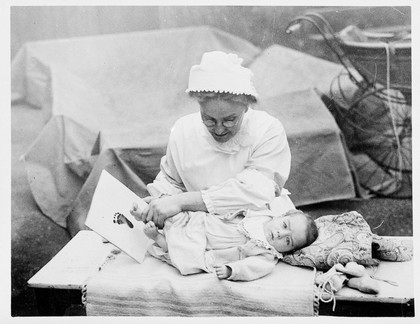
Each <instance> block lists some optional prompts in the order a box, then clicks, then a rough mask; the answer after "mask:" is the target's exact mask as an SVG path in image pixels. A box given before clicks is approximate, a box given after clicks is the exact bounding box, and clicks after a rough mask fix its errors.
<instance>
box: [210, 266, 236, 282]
mask: <svg viewBox="0 0 420 324" xmlns="http://www.w3.org/2000/svg"><path fill="white" fill-rule="evenodd" d="M214 270H215V271H216V276H217V278H219V279H227V278H229V277H230V276H231V275H232V269H231V268H230V267H228V266H226V265H223V264H216V265H215V266H214Z"/></svg>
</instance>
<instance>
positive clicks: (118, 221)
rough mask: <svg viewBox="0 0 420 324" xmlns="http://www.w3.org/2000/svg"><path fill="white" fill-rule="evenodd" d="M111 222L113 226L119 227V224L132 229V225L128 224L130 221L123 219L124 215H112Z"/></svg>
mask: <svg viewBox="0 0 420 324" xmlns="http://www.w3.org/2000/svg"><path fill="white" fill-rule="evenodd" d="M113 222H114V223H115V224H119V225H121V224H127V226H128V227H130V228H133V227H134V225H133V223H132V222H130V220H129V219H127V217H125V216H124V214H121V213H119V212H116V213H115V214H114V220H113Z"/></svg>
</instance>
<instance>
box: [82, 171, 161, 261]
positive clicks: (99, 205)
mask: <svg viewBox="0 0 420 324" xmlns="http://www.w3.org/2000/svg"><path fill="white" fill-rule="evenodd" d="M134 202H135V203H137V205H138V210H139V211H141V210H142V209H144V208H145V207H146V206H147V203H146V202H145V201H143V199H141V198H140V197H139V196H137V195H136V194H135V193H134V192H132V191H131V190H130V189H128V188H127V187H126V186H125V185H123V184H122V183H121V182H120V181H119V180H117V179H116V178H114V177H113V176H112V175H111V174H110V173H108V172H107V171H106V170H103V171H102V173H101V176H100V178H99V181H98V184H97V186H96V189H95V193H94V195H93V199H92V203H91V206H90V209H89V212H88V215H87V218H86V222H85V224H86V226H87V227H89V228H90V229H92V230H93V231H95V232H96V233H98V234H99V235H101V236H102V237H104V238H105V239H107V240H108V241H109V242H111V243H112V244H113V245H115V246H116V247H118V248H119V249H120V250H122V251H124V252H125V253H126V254H128V255H129V256H131V257H132V258H133V259H134V260H136V261H137V262H139V263H141V262H143V260H144V258H145V255H146V252H147V249H148V247H149V246H150V245H151V244H152V243H153V242H152V240H151V239H149V238H148V237H147V236H146V235H145V234H144V232H143V228H144V223H143V222H141V221H137V220H136V219H135V218H134V216H132V215H131V214H130V209H131V207H132V206H133V203H134Z"/></svg>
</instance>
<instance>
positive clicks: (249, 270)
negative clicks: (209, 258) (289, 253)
mask: <svg viewBox="0 0 420 324" xmlns="http://www.w3.org/2000/svg"><path fill="white" fill-rule="evenodd" d="M277 262H278V260H277V259H275V258H274V257H273V258H271V257H268V256H265V255H253V256H249V257H246V258H244V259H242V260H239V261H235V262H231V263H228V264H226V265H225V267H226V268H228V269H229V268H230V269H231V271H230V275H229V276H228V277H226V279H228V280H241V281H250V280H254V279H258V278H261V277H264V276H266V275H268V274H269V273H270V272H271V271H273V269H274V267H275V265H276V264H277ZM216 273H217V272H216ZM218 277H219V276H218ZM219 279H220V277H219Z"/></svg>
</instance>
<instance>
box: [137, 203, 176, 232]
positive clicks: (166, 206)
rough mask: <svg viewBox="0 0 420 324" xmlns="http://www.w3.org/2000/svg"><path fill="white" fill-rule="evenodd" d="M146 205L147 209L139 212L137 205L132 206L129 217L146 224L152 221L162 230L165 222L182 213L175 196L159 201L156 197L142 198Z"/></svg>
mask: <svg viewBox="0 0 420 324" xmlns="http://www.w3.org/2000/svg"><path fill="white" fill-rule="evenodd" d="M143 200H144V201H145V202H147V203H148V205H147V207H145V208H144V209H143V210H141V211H139V210H138V206H137V204H135V203H134V204H133V207H132V208H131V210H130V213H131V215H133V216H134V218H135V219H136V220H138V221H142V222H143V223H147V222H150V221H152V222H153V223H155V224H156V226H157V227H158V228H163V224H164V222H165V220H166V219H167V218H169V217H172V216H175V215H176V214H178V213H180V212H181V211H182V208H181V205H180V199H179V198H178V197H177V195H175V196H166V197H162V198H160V199H157V198H156V197H146V198H143Z"/></svg>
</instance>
